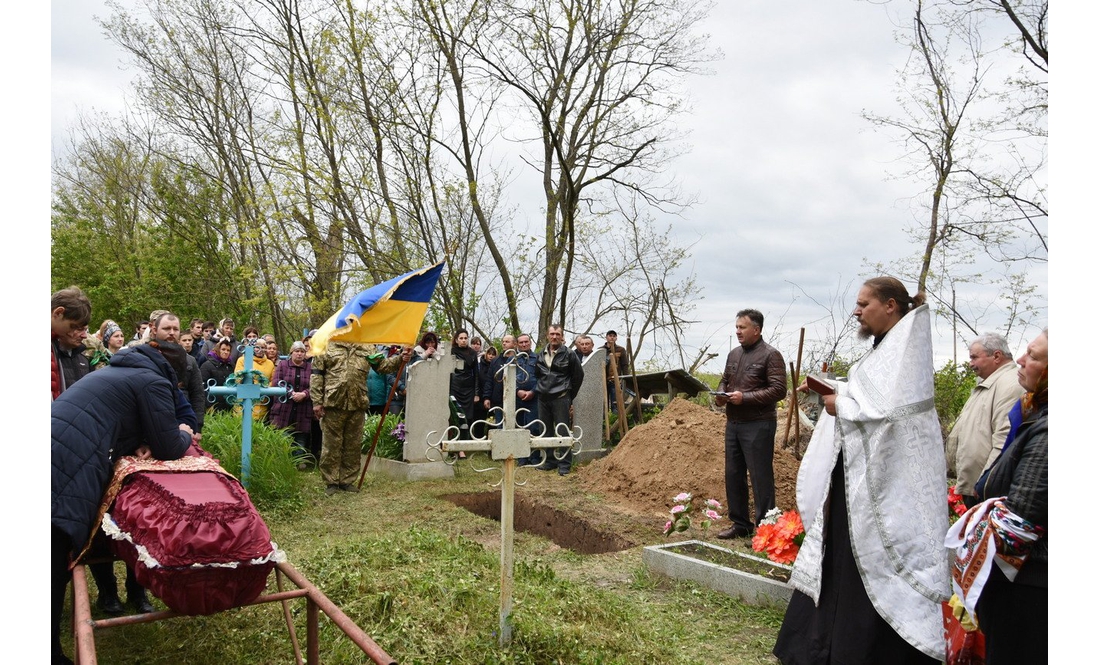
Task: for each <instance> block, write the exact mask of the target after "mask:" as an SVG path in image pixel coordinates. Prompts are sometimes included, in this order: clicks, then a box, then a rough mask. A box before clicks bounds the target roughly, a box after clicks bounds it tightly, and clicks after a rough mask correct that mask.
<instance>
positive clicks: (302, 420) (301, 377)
mask: <svg viewBox="0 0 1100 665" xmlns="http://www.w3.org/2000/svg"><path fill="white" fill-rule="evenodd" d="M311 371H312V364H311V363H310V361H309V360H307V359H306V345H305V343H304V342H294V343H293V344H291V345H290V357H288V358H286V359H285V360H280V361H279V363H278V364H277V365H276V366H275V375H274V377H273V378H272V380H271V381H272V383H273V384H275V385H278V383H279V382H280V381H285V382H286V396H287V399H286V401H285V402H282V401H278V400H276V401H275V402H274V403H273V404H272V405H271V424H272V426H274V427H279V428H288V429H290V434H291V436H292V437H294V457H295V459H297V460H298V470H299V471H304V470H305V469H307V468H309V463H308V462H307V461H306V459H307V457H309V456H310V441H309V439H310V433H311V432H312V430H313V401H312V400H310V398H309V374H310V372H311Z"/></svg>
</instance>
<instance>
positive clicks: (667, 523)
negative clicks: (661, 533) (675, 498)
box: [665, 520, 672, 536]
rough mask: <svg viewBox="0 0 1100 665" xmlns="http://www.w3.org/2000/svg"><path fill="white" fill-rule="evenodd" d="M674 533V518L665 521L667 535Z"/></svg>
mask: <svg viewBox="0 0 1100 665" xmlns="http://www.w3.org/2000/svg"><path fill="white" fill-rule="evenodd" d="M670 533H672V520H669V521H667V522H665V535H666V536H667V535H668V534H670Z"/></svg>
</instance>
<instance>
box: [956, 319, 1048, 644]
mask: <svg viewBox="0 0 1100 665" xmlns="http://www.w3.org/2000/svg"><path fill="white" fill-rule="evenodd" d="M1047 340H1048V335H1047V331H1046V330H1043V332H1042V333H1040V334H1039V336H1038V337H1036V338H1035V339H1034V340H1032V342H1031V343H1030V344H1028V345H1027V351H1026V352H1025V353H1024V354H1023V355H1022V356H1020V358H1019V359H1017V360H1016V362H1017V364H1019V365H1020V371H1019V372H1018V373H1017V376H1019V378H1020V385H1021V386H1023V388H1024V390H1026V391H1027V394H1025V395H1024V396H1023V397H1022V398H1021V399H1020V402H1019V404H1017V406H1016V407H1015V408H1013V410H1012V411H1011V412H1010V413H1009V416H1008V417H1009V421H1010V423H1011V429H1010V430H1009V434H1008V437H1007V438H1006V439H1005V443H1004V447H1003V448H1002V449H1001V454H1000V456H999V457H998V458H997V461H995V462H994V463H993V466H991V467H990V468H989V470H988V471H986V472H985V474H983V475H982V477H981V478H980V479H979V480H978V483H977V485H976V486H975V490H976V491H977V493H978V497H979V498H980V499H982V500H983V503H980V504H978V505H977V506H975V507H974V508H972V509H970V511H969V512H967V513H966V515H964V516H963V518H962V519H960V520H959V522H958V523H956V525H955V527H954V528H952V530H951V532H949V533H948V545H949V546H952V545H956V546H957V549H956V563H955V566H954V570H953V571H952V572H953V573H954V576H955V579H956V591H962V592H963V593H961V594H960V595H962V596H963V598H964V601H965V600H968V598H967V596H968V595H972V594H967V592H968V591H972V592H973V593H977V594H979V595H978V598H977V603H976V607H977V619H978V626H979V627H980V628H981V629H982V632H983V633H985V639H986V642H985V649H986V651H985V662H986V663H987V664H988V665H999V664H1001V663H1043V662H1046V659H1047V566H1048V562H1047V548H1048V541H1047V535H1048V534H1047V530H1048V523H1047V506H1048V484H1047ZM968 522H973V523H974V524H975V525H976V528H974V529H973V530H971V532H970V534H965V533H964V532H963V530H964V529H965V525H966V524H967V523H968ZM960 525H961V526H960ZM983 532H984V533H983ZM952 536H959V540H958V541H957V542H956V543H952V542H951V539H952ZM967 536H968V537H967ZM982 557H997V559H999V560H996V561H995V564H996V565H989V564H986V565H985V566H982V565H981V559H982ZM967 571H970V572H973V571H977V575H976V579H974V578H973V577H972V576H970V575H966V574H964V573H965V572H967ZM1005 571H1008V572H1007V573H1006V572H1005ZM983 583H984V584H983ZM966 604H967V606H968V608H969V607H972V606H974V601H973V600H972V599H969V602H967V603H966Z"/></svg>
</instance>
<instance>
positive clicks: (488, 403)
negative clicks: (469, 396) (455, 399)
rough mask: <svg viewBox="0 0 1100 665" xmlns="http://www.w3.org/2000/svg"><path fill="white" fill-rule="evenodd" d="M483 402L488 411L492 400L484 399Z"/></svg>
mask: <svg viewBox="0 0 1100 665" xmlns="http://www.w3.org/2000/svg"><path fill="white" fill-rule="evenodd" d="M481 403H482V405H483V406H484V407H485V410H486V411H488V410H489V407H490V406H491V405H492V402H490V401H489V400H483V401H482V402H481Z"/></svg>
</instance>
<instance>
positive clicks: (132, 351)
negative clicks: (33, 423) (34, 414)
mask: <svg viewBox="0 0 1100 665" xmlns="http://www.w3.org/2000/svg"><path fill="white" fill-rule="evenodd" d="M173 346H174V348H175V349H179V347H178V346H175V345H173ZM179 351H180V354H179V357H178V358H177V360H178V361H180V362H181V363H182V362H183V361H184V356H183V353H182V349H179ZM183 369H184V367H183V366H181V367H179V370H180V371H182V370H183ZM176 376H177V374H176V370H174V369H173V368H172V367H171V366H170V365H169V364H168V360H166V359H165V357H164V356H163V355H161V352H160V351H158V350H157V348H156V347H154V346H153V345H151V344H142V345H139V346H135V347H132V348H127V349H122V350H120V351H119V352H118V353H116V354H114V355H113V356H112V357H111V362H110V365H109V366H108V367H106V368H104V369H103V370H100V371H98V372H94V373H92V374H89V375H88V376H85V377H84V378H83V379H81V380H80V381H78V382H76V383H74V384H73V385H72V386H70V387H69V389H68V390H66V391H65V392H63V393H61V395H60V396H59V397H58V398H57V399H56V400H54V401H53V403H52V405H51V409H50V426H51V439H52V441H51V446H50V452H51V460H52V468H51V473H50V488H51V489H50V524H51V571H52V577H53V579H52V588H51V596H52V608H51V609H52V615H51V623H50V627H51V630H52V635H51V649H52V652H53V662H55V663H56V662H65V660H66V658H65V656H64V655H63V654H62V652H61V640H60V622H61V609H62V606H63V605H64V601H65V587H66V585H67V583H68V579H69V569H68V568H69V566H68V564H69V558H70V556H71V555H75V554H76V553H78V552H79V551H80V549H81V548H82V547H83V546H84V544H85V543H86V542H87V541H88V536H89V535H90V534H91V532H92V529H93V528H94V527H95V525H94V522H95V517H96V513H97V512H98V510H99V502H100V500H101V499H102V497H103V491H104V489H105V488H106V487H107V483H108V482H109V481H110V478H111V469H112V466H113V464H114V461H115V460H116V459H117V458H119V457H122V456H124V455H133V454H135V453H138V452H139V448H141V449H142V450H141V454H144V455H151V456H152V457H155V458H156V459H164V460H170V459H179V458H180V457H182V456H183V454H184V452H186V450H187V448H188V446H189V445H191V434H192V430H191V428H190V427H188V426H187V425H184V424H179V420H178V418H177V414H176V404H177V394H178V393H179V390H178V388H177V380H176Z"/></svg>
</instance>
